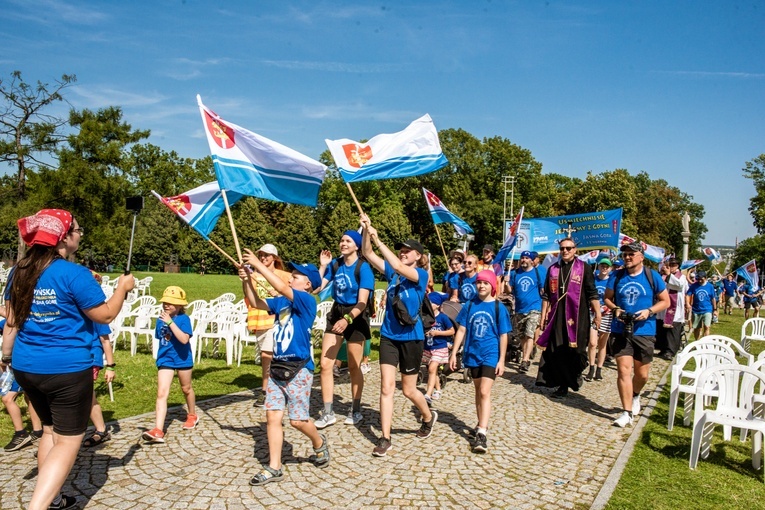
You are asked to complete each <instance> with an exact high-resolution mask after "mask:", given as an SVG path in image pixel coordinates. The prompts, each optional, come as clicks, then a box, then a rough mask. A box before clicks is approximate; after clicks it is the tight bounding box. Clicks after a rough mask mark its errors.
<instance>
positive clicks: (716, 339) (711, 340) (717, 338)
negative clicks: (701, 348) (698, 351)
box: [692, 335, 754, 365]
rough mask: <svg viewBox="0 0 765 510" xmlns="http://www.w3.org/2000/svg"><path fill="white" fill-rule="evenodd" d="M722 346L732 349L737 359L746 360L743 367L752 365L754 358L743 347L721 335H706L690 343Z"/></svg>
mask: <svg viewBox="0 0 765 510" xmlns="http://www.w3.org/2000/svg"><path fill="white" fill-rule="evenodd" d="M718 343H719V344H724V345H728V346H730V347H731V348H732V349H733V352H734V354H736V356H738V357H739V358H744V359H746V363H744V364H745V365H751V364H752V363H754V356H753V355H752V354H750V353H749V352H748V351H747V350H746V349H744V347H743V346H742V345H741V344H740V343H738V342H736V341H735V340H733V339H732V338H728V337H727V336H723V335H707V336H703V337H701V338H699V339H698V340H696V341H695V342H692V344H699V345H709V344H718Z"/></svg>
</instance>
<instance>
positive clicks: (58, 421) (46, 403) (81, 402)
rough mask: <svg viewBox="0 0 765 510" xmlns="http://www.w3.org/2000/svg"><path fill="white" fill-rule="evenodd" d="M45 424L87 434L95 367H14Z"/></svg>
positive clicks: (67, 433)
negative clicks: (53, 370)
mask: <svg viewBox="0 0 765 510" xmlns="http://www.w3.org/2000/svg"><path fill="white" fill-rule="evenodd" d="M14 375H15V376H16V380H17V381H18V382H19V385H20V386H21V387H22V388H24V392H25V393H26V394H27V397H29V400H30V401H31V402H32V406H34V408H35V411H37V414H38V415H39V416H40V421H41V422H42V424H43V425H47V426H53V432H55V433H56V434H60V435H62V436H77V435H80V434H84V433H85V430H86V429H87V428H88V419H89V418H90V408H91V407H92V405H93V368H92V367H88V368H86V369H85V370H82V371H80V372H73V373H69V374H30V373H29V372H21V371H19V370H16V371H14Z"/></svg>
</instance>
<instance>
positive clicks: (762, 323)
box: [741, 317, 765, 351]
mask: <svg viewBox="0 0 765 510" xmlns="http://www.w3.org/2000/svg"><path fill="white" fill-rule="evenodd" d="M752 340H757V341H760V342H765V318H761V317H754V318H752V319H747V320H745V321H744V324H742V325H741V345H743V346H744V349H746V350H747V351H749V348H750V347H751V344H752Z"/></svg>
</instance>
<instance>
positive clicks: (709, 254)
mask: <svg viewBox="0 0 765 510" xmlns="http://www.w3.org/2000/svg"><path fill="white" fill-rule="evenodd" d="M702 251H703V252H704V256H706V258H707V259H709V260H710V261H711V262H712V263H713V264H717V263H718V262H720V261H721V260H722V255H720V252H718V251H717V250H715V249H714V248H712V247H711V246H710V247H708V248H704V249H703V250H702Z"/></svg>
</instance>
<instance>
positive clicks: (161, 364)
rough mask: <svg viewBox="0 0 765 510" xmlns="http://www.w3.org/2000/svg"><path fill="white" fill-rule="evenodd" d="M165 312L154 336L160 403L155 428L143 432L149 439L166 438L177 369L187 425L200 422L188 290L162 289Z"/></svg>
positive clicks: (158, 440)
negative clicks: (187, 310)
mask: <svg viewBox="0 0 765 510" xmlns="http://www.w3.org/2000/svg"><path fill="white" fill-rule="evenodd" d="M160 303H162V312H160V314H159V319H158V320H157V325H156V327H155V329H154V337H155V338H156V339H157V342H158V343H159V346H158V349H157V405H156V417H155V419H154V428H153V429H152V430H148V431H146V432H144V433H143V434H141V437H142V438H143V439H144V440H145V441H147V442H148V443H164V442H165V432H164V430H163V429H164V426H165V417H166V416H167V398H168V396H169V395H170V385H171V384H172V383H173V377H174V375H175V373H176V372H177V373H178V382H179V383H180V385H181V390H182V391H183V396H184V397H185V399H186V406H187V407H188V414H187V415H186V421H185V422H184V424H183V428H184V429H187V430H190V429H193V428H194V427H196V426H197V422H199V417H198V416H197V414H196V395H195V394H194V388H193V387H192V386H191V372H192V369H193V367H194V355H193V354H192V351H191V343H190V342H191V335H192V334H193V332H194V330H193V328H192V327H191V319H189V316H188V315H186V311H185V306H186V305H187V304H188V302H187V301H186V291H184V290H183V289H182V288H180V287H177V286H174V285H172V286H170V287H168V288H166V289H165V291H164V292H163V293H162V299H160Z"/></svg>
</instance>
